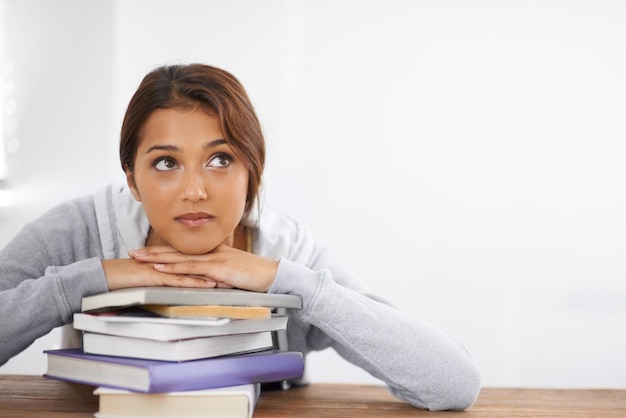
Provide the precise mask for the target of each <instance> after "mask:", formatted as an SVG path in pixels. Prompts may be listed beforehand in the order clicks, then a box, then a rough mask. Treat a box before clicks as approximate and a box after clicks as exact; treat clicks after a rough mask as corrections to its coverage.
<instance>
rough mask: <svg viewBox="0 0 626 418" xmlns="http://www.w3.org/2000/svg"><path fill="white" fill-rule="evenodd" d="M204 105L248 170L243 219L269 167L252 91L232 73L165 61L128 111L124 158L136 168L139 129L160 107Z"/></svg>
mask: <svg viewBox="0 0 626 418" xmlns="http://www.w3.org/2000/svg"><path fill="white" fill-rule="evenodd" d="M195 106H201V107H202V108H203V109H204V110H206V111H207V112H208V113H209V114H211V115H214V116H216V117H217V118H218V119H219V120H220V124H221V127H222V132H223V133H224V135H225V136H226V138H224V139H225V140H226V141H227V143H228V145H229V146H230V147H231V148H232V149H233V151H234V152H235V153H236V154H237V156H238V157H239V158H241V159H242V161H243V163H244V165H245V166H246V168H247V169H248V172H249V179H248V194H247V201H246V207H245V212H244V217H243V219H244V220H245V219H246V218H247V215H248V214H249V213H250V211H251V209H252V205H253V204H254V201H255V200H256V199H257V196H258V193H259V188H260V185H261V177H262V174H263V168H264V165H265V140H264V139H263V133H262V131H261V125H260V123H259V120H258V118H257V116H256V113H255V111H254V108H253V106H252V103H251V102H250V99H249V98H248V95H247V93H246V91H245V89H244V88H243V86H242V85H241V83H240V82H239V80H237V79H236V78H235V77H234V76H233V75H232V74H230V73H228V72H227V71H224V70H222V69H219V68H216V67H212V66H209V65H204V64H184V65H167V66H162V67H158V68H156V69H154V70H153V71H151V72H149V73H148V74H147V75H146V76H145V77H144V79H143V80H142V81H141V83H140V84H139V87H138V88H137V91H136V92H135V94H134V95H133V97H132V98H131V100H130V103H129V104H128V109H127V110H126V114H125V115H124V121H123V123H122V132H121V138H120V162H121V164H122V169H124V171H126V170H128V171H131V172H132V171H133V165H134V162H135V156H136V153H137V147H138V146H139V140H140V135H141V130H142V127H143V125H144V124H145V122H146V120H147V119H148V117H149V116H150V114H151V113H152V112H153V111H154V110H156V109H168V108H176V107H182V108H187V107H195Z"/></svg>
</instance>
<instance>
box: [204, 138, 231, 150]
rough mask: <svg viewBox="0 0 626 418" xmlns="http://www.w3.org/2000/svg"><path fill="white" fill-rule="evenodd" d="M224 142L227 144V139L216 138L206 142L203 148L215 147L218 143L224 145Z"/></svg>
mask: <svg viewBox="0 0 626 418" xmlns="http://www.w3.org/2000/svg"><path fill="white" fill-rule="evenodd" d="M222 144H226V140H225V139H214V140H213V141H211V142H207V143H206V144H204V146H203V147H202V149H205V150H206V149H209V148H213V147H217V146H218V145H222Z"/></svg>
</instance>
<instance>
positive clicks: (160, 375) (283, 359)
mask: <svg viewBox="0 0 626 418" xmlns="http://www.w3.org/2000/svg"><path fill="white" fill-rule="evenodd" d="M45 353H46V355H47V359H48V366H47V370H46V373H45V374H44V376H45V377H47V378H51V379H58V380H64V381H69V382H76V383H82V384H87V385H93V386H105V387H110V388H117V389H126V390H130V391H134V392H144V393H163V392H180V391H189V390H199V389H211V388H218V387H226V386H237V385H245V384H249V383H267V382H277V381H282V380H291V379H299V378H301V377H302V374H303V372H304V360H303V357H302V353H300V352H297V351H277V350H270V351H264V352H258V353H252V354H241V355H237V356H226V357H215V358H211V359H202V360H192V361H185V362H180V363H176V362H166V361H158V360H145V359H133V358H125V357H112V356H101V355H95V354H86V353H84V352H83V351H82V350H81V349H76V348H74V349H58V350H48V351H45Z"/></svg>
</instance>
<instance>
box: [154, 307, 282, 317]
mask: <svg viewBox="0 0 626 418" xmlns="http://www.w3.org/2000/svg"><path fill="white" fill-rule="evenodd" d="M142 307H143V309H145V310H147V311H150V312H154V313H156V314H159V315H161V316H166V317H168V318H204V317H216V318H231V319H267V318H270V317H271V316H272V310H271V309H270V308H267V307H265V306H221V305H143V306H142Z"/></svg>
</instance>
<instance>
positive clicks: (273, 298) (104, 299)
mask: <svg viewBox="0 0 626 418" xmlns="http://www.w3.org/2000/svg"><path fill="white" fill-rule="evenodd" d="M149 304H153V305H223V306H228V305H230V306H264V307H268V308H296V309H300V308H302V298H301V297H300V296H298V295H284V294H272V293H261V292H251V291H249V290H241V289H222V288H218V289H215V288H213V289H197V288H182V287H169V286H155V287H132V288H126V289H117V290H112V291H109V292H104V293H100V294H97V295H92V296H86V297H84V298H83V299H82V306H81V310H82V311H83V312H89V311H97V310H110V309H112V308H122V307H126V306H133V305H149Z"/></svg>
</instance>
